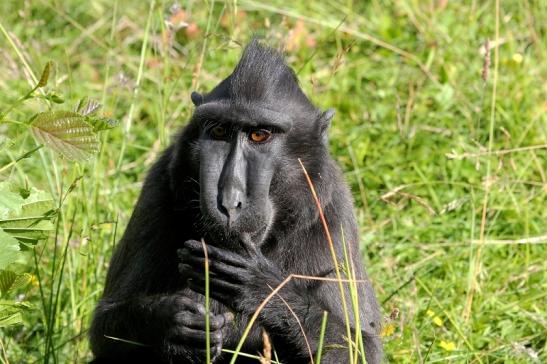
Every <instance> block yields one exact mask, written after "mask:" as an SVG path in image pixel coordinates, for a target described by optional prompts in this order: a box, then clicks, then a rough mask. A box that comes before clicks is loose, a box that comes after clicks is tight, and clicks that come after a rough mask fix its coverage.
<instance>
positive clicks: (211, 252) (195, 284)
mask: <svg viewBox="0 0 547 364" xmlns="http://www.w3.org/2000/svg"><path fill="white" fill-rule="evenodd" d="M245 245H248V244H245ZM203 248H204V247H203V244H202V243H201V242H199V241H196V240H188V241H186V242H185V243H184V248H181V249H179V250H178V251H177V253H178V256H179V258H180V260H181V263H180V264H179V271H180V272H181V274H182V275H183V277H186V278H188V284H189V286H190V288H191V289H192V290H193V291H195V292H198V293H201V294H204V293H205V254H204V250H203ZM206 248H207V255H208V262H209V287H210V290H209V292H210V296H211V297H212V298H214V299H216V300H217V301H219V302H221V303H223V304H225V305H226V306H228V307H230V308H232V309H234V310H235V311H237V312H243V313H249V314H250V313H252V312H254V311H255V309H256V308H257V306H258V305H260V303H261V302H262V301H263V300H264V299H265V298H266V297H267V296H268V294H270V293H271V292H272V290H273V289H275V288H276V287H277V286H278V285H279V284H280V283H281V282H282V281H283V274H282V273H281V271H280V270H279V269H278V268H277V267H275V266H274V265H273V264H272V263H271V262H270V261H269V260H268V259H267V258H266V257H264V255H263V254H262V253H261V252H259V251H257V249H254V247H247V246H246V248H247V253H248V254H245V255H241V254H238V253H235V252H232V251H228V250H225V249H222V248H218V247H214V246H210V245H207V246H206Z"/></svg>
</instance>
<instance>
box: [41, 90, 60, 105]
mask: <svg viewBox="0 0 547 364" xmlns="http://www.w3.org/2000/svg"><path fill="white" fill-rule="evenodd" d="M45 98H46V99H47V100H49V101H51V102H54V103H56V104H62V103H63V102H65V100H64V99H63V98H62V97H61V96H59V95H57V94H56V93H55V92H50V93H48V94H47V95H46V96H45Z"/></svg>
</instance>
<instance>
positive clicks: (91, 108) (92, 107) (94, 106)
mask: <svg viewBox="0 0 547 364" xmlns="http://www.w3.org/2000/svg"><path fill="white" fill-rule="evenodd" d="M101 106H102V105H101V104H99V103H98V102H97V101H95V100H93V99H88V98H87V97H84V98H82V99H81V100H80V102H78V105H76V112H77V113H78V114H82V115H83V116H91V115H93V114H95V113H96V112H97V111H98V110H99V109H100V108H101Z"/></svg>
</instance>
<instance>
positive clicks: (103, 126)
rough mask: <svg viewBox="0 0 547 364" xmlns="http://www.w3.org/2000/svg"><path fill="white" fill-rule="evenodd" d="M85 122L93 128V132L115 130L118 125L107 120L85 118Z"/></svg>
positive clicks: (111, 120) (113, 121)
mask: <svg viewBox="0 0 547 364" xmlns="http://www.w3.org/2000/svg"><path fill="white" fill-rule="evenodd" d="M87 122H88V123H89V124H90V125H91V126H92V127H93V131H94V132H98V131H103V130H108V129H112V128H115V127H116V126H118V125H119V124H120V122H119V121H118V120H115V119H108V118H96V117H91V118H87Z"/></svg>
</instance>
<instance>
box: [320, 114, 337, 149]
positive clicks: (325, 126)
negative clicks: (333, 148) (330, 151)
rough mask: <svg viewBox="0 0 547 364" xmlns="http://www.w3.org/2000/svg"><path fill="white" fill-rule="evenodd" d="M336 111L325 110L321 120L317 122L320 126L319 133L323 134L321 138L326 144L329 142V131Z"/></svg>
mask: <svg viewBox="0 0 547 364" xmlns="http://www.w3.org/2000/svg"><path fill="white" fill-rule="evenodd" d="M334 114H335V111H334V109H332V108H331V109H327V110H325V111H324V112H323V113H322V114H321V116H320V117H319V120H318V121H317V122H318V124H319V131H320V133H321V138H322V139H323V142H324V143H325V144H326V143H327V142H328V135H327V131H328V130H329V126H330V122H331V120H332V118H333V117H334Z"/></svg>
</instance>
